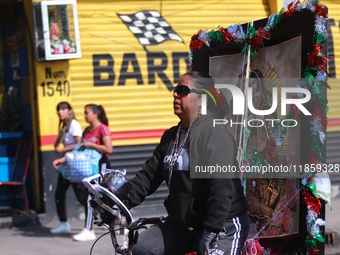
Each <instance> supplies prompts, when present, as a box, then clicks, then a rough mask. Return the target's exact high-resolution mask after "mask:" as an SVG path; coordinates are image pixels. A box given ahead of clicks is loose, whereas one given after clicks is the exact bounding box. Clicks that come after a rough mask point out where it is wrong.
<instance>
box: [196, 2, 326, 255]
mask: <svg viewBox="0 0 340 255" xmlns="http://www.w3.org/2000/svg"><path fill="white" fill-rule="evenodd" d="M327 13H328V10H327V7H326V6H324V5H322V4H320V3H319V2H318V1H308V2H305V3H300V2H295V3H291V4H290V5H289V6H288V8H287V9H286V10H285V9H282V10H281V12H280V13H279V14H277V15H276V14H272V15H271V16H270V17H269V18H267V19H262V20H257V21H252V22H249V23H247V24H242V25H234V26H229V27H227V28H224V27H219V28H217V29H212V30H199V31H198V32H197V33H195V34H194V35H193V36H192V38H191V42H190V56H191V69H192V70H193V71H201V72H205V73H208V74H210V75H211V76H212V77H213V78H214V80H215V83H216V84H217V85H216V87H217V88H219V89H220V90H221V91H222V92H223V93H224V94H225V95H226V97H227V98H229V99H230V98H231V99H232V100H231V101H230V108H231V109H233V108H235V107H238V106H237V104H233V101H235V100H234V97H233V94H232V93H230V91H229V90H225V89H224V86H220V87H218V86H219V85H221V84H232V85H235V86H238V87H239V88H241V90H242V86H240V85H239V81H240V80H241V81H242V82H243V83H245V84H246V85H248V87H249V82H250V80H251V72H252V71H255V70H256V72H258V71H259V72H258V73H261V74H265V75H264V77H261V78H262V80H263V83H264V84H265V83H267V84H270V86H271V88H272V87H277V88H278V91H282V88H287V90H285V91H286V92H287V91H289V90H290V89H291V88H293V90H292V91H294V89H295V88H298V90H297V91H299V92H298V93H294V92H291V93H289V99H297V100H298V99H303V98H305V99H306V100H305V102H304V103H303V104H302V105H301V106H303V107H301V108H300V107H298V106H296V105H294V104H291V105H289V106H288V105H285V104H282V101H283V99H282V97H280V96H278V106H279V107H278V108H280V106H281V107H285V109H286V112H285V114H284V115H283V116H282V115H281V116H279V117H278V116H275V119H278V122H280V123H281V124H282V122H281V121H282V120H284V121H285V125H280V123H279V124H273V122H270V124H272V125H271V129H266V130H265V132H262V131H261V133H264V134H266V135H264V136H265V137H266V138H267V139H266V140H265V141H264V142H262V144H261V143H259V140H260V139H259V138H258V136H259V133H260V132H258V134H257V136H255V146H252V147H251V146H250V145H249V136H250V135H249V133H251V132H250V131H249V129H250V128H247V127H246V128H243V130H240V128H239V126H240V125H239V126H238V127H236V128H234V127H232V126H230V123H231V122H233V123H235V122H237V121H235V119H233V118H235V114H233V113H234V112H232V114H230V113H228V114H227V117H226V120H225V123H227V125H229V127H230V129H231V132H232V133H233V135H234V138H235V141H236V143H237V145H238V148H239V149H240V148H241V151H242V152H241V153H239V163H240V165H241V166H242V167H251V166H256V167H258V168H259V169H261V171H260V172H261V174H257V175H252V174H249V173H242V177H243V179H244V180H245V181H244V184H245V189H246V196H247V199H248V200H249V201H248V202H249V203H250V212H251V209H252V206H253V205H254V204H253V202H254V200H251V199H254V197H255V196H257V197H260V196H264V194H267V195H268V196H269V193H268V190H270V191H271V194H270V196H272V197H271V198H269V199H268V200H267V203H268V204H270V203H271V204H274V203H276V205H278V204H280V206H279V207H278V208H276V209H274V208H272V211H271V214H269V215H270V216H268V215H266V214H265V213H263V212H262V213H263V215H266V217H267V218H268V220H267V221H265V222H264V223H262V224H260V223H259V221H256V220H255V221H253V223H256V224H260V225H257V226H255V228H253V229H252V231H253V232H252V231H251V232H252V233H251V235H249V240H248V241H247V246H248V247H247V246H246V247H245V248H246V249H247V248H249V247H250V246H252V247H256V245H255V246H254V243H255V242H256V243H258V244H259V246H257V247H262V248H261V249H262V252H266V254H299V253H301V254H305V253H311V254H323V247H324V239H323V236H324V228H323V226H324V224H325V221H324V220H323V219H324V216H325V210H324V206H323V205H324V203H325V202H328V201H327V198H326V197H322V196H321V195H320V193H318V187H317V179H320V178H327V176H326V175H324V171H323V170H325V169H323V163H324V160H325V132H326V125H327V117H326V114H327V110H328V108H327V99H326V90H327V88H328V85H327V78H328V73H327V67H326V64H327V59H326V57H325V56H324V54H323V52H324V51H325V47H326V45H325V41H326V37H327V17H328V14H327ZM242 82H241V83H242ZM285 84H286V85H285ZM248 87H247V88H248ZM244 88H246V87H245V86H244V87H243V91H245V89H244ZM301 89H302V90H301ZM266 90H267V91H269V92H271V91H270V89H269V88H268V87H266ZM263 91H264V90H262V91H261V93H262V96H263V101H264V100H265V96H264V93H263ZM251 92H253V91H251ZM301 92H303V93H301ZM259 93H260V92H259ZM261 93H260V95H261ZM254 94H255V93H253V94H252V95H253V96H254ZM286 95H287V98H288V94H286ZM271 96H273V94H272V95H271ZM276 96H277V95H276ZM245 98H248V97H247V96H245ZM280 98H281V99H282V101H281V102H280ZM307 99H308V100H307ZM245 101H246V100H245ZM270 101H271V102H273V100H270ZM254 102H257V100H256V99H255V98H253V102H252V103H254ZM253 106H254V105H253ZM254 107H255V106H254ZM302 108H304V109H305V110H306V111H307V112H308V113H309V114H306V112H303V111H302ZM245 109H246V108H245ZM265 110H268V108H266V109H265ZM280 110H281V109H276V112H279V113H280ZM245 112H246V111H245ZM281 113H282V112H281ZM244 116H248V114H246V113H244V114H243V117H244ZM248 117H249V116H248ZM271 119H273V118H271ZM247 120H248V119H247V118H246V121H247ZM257 120H258V119H257ZM242 121H244V119H242ZM258 121H259V120H258ZM263 122H265V121H263ZM241 123H244V122H241ZM246 123H248V122H246ZM295 124H296V125H295ZM254 125H255V124H254V123H252V125H250V126H254ZM289 125H290V126H289ZM241 126H247V125H246V124H245V125H241ZM248 126H249V125H248ZM282 126H284V127H283V128H282ZM293 126H294V131H293V132H291V129H290V127H293ZM247 129H248V130H247ZM289 132H290V134H289ZM260 135H261V134H260ZM289 137H290V138H289ZM284 139H286V141H283V140H284ZM245 141H246V142H245ZM284 143H286V146H285V148H283V147H282V144H284ZM263 166H265V167H267V168H266V169H268V168H269V167H270V166H273V167H275V166H276V167H277V166H281V170H282V168H285V167H286V169H288V173H287V172H283V171H281V172H280V170H279V171H278V172H279V173H280V174H281V175H280V174H279V175H276V173H275V172H274V173H273V175H264V171H263V169H264V167H263ZM266 174H267V172H266ZM273 181H274V183H273ZM260 182H262V183H263V185H264V189H263V190H262V192H264V193H260V191H258V190H261V189H258V190H257V191H254V190H255V189H254V188H255V187H258V186H259V183H260ZM252 190H253V193H254V192H255V193H254V194H255V196H253V197H252V198H251V197H250V193H251V191H252ZM274 191H276V193H277V194H276V195H275V192H274ZM266 192H267V193H266ZM254 194H253V195H254ZM273 196H274V198H273ZM280 196H281V197H280ZM283 197H284V198H283ZM280 199H281V200H280ZM279 201H281V202H279ZM265 203H266V202H264V201H263V202H262V204H261V202H260V204H261V206H262V207H261V208H262V210H265V209H263V208H264V205H265ZM288 209H289V210H288ZM257 210H260V209H257ZM263 215H260V211H258V213H257V215H255V216H258V219H261V218H263V217H264V216H263ZM253 216H254V215H253ZM268 222H269V223H268ZM273 223H275V224H273ZM270 225H272V227H273V231H272V232H271V231H268V229H267V228H268V227H269V226H270ZM251 226H252V225H251ZM245 253H246V251H244V254H245Z"/></svg>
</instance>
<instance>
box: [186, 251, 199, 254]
mask: <svg viewBox="0 0 340 255" xmlns="http://www.w3.org/2000/svg"><path fill="white" fill-rule="evenodd" d="M185 255H197V253H196V252H195V251H192V252H189V253H187V254H185Z"/></svg>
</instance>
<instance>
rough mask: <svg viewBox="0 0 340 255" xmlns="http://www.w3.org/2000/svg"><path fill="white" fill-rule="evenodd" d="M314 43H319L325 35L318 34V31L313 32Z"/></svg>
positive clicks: (323, 39)
mask: <svg viewBox="0 0 340 255" xmlns="http://www.w3.org/2000/svg"><path fill="white" fill-rule="evenodd" d="M314 37H315V43H317V44H321V43H323V42H324V41H325V37H324V36H323V34H320V33H318V32H315V36H314Z"/></svg>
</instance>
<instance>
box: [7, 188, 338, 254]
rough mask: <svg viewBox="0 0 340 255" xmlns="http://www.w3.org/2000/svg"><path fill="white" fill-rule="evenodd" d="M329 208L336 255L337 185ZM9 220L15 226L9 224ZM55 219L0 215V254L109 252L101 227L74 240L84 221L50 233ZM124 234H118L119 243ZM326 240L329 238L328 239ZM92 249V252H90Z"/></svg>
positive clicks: (151, 210)
mask: <svg viewBox="0 0 340 255" xmlns="http://www.w3.org/2000/svg"><path fill="white" fill-rule="evenodd" d="M331 205H332V208H330V206H329V205H326V219H325V221H326V227H325V230H326V234H327V235H328V236H331V234H333V235H334V240H333V244H332V245H329V244H325V254H326V255H340V235H339V234H340V217H339V214H340V185H339V186H336V185H333V186H332V203H331ZM131 213H132V215H133V218H134V219H138V218H139V217H153V216H161V215H166V213H165V209H164V207H163V205H146V206H142V205H141V206H138V207H137V208H135V209H133V210H132V211H131ZM11 224H14V225H15V226H13V227H11ZM57 224H58V222H46V220H45V219H44V215H38V216H36V217H32V216H31V217H30V218H29V217H25V215H22V216H17V217H0V240H1V242H0V254H1V255H18V254H25V255H61V254H62V255H87V254H89V255H112V254H114V250H113V247H112V243H111V239H110V235H109V234H106V233H108V230H107V229H106V228H105V227H98V226H96V225H95V226H94V230H95V233H96V236H97V238H99V237H101V236H102V237H101V238H99V239H98V240H97V241H88V242H76V241H73V239H72V238H71V235H74V234H77V233H78V232H80V231H81V230H82V228H83V224H84V221H80V220H72V221H71V222H70V225H71V228H72V233H71V234H64V235H52V234H50V232H49V230H50V229H51V228H53V227H55V226H56V225H57ZM124 238H125V237H124V236H123V235H120V236H118V241H119V242H120V243H122V242H123V241H124ZM328 242H329V240H328ZM91 249H92V253H91Z"/></svg>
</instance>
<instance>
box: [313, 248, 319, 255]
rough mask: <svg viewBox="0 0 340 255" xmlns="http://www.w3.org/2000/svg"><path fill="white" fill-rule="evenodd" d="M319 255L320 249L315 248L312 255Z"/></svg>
mask: <svg viewBox="0 0 340 255" xmlns="http://www.w3.org/2000/svg"><path fill="white" fill-rule="evenodd" d="M318 254H319V249H318V248H316V247H314V248H312V249H311V255H318Z"/></svg>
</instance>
